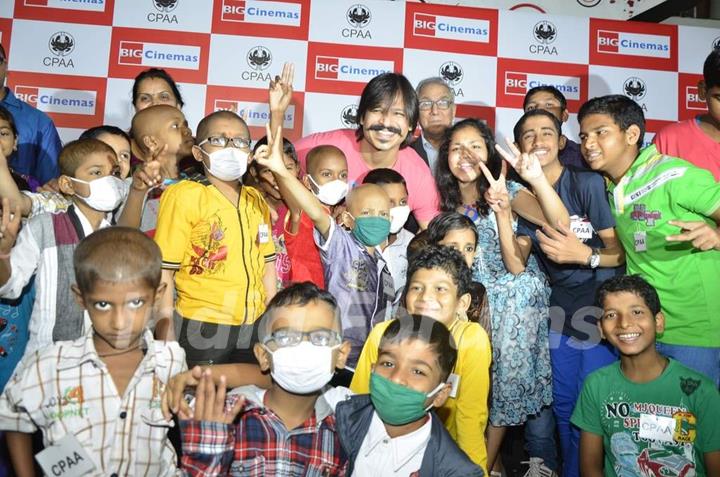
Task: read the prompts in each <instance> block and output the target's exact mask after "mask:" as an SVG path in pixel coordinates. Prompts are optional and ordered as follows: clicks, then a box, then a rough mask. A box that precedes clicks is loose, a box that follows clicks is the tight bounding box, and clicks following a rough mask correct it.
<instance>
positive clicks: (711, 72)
mask: <svg viewBox="0 0 720 477" xmlns="http://www.w3.org/2000/svg"><path fill="white" fill-rule="evenodd" d="M703 80H705V87H706V88H707V89H710V88H713V87H715V86H720V46H719V47H717V48H713V51H711V52H710V54H709V55H708V57H707V58H705V64H704V65H703Z"/></svg>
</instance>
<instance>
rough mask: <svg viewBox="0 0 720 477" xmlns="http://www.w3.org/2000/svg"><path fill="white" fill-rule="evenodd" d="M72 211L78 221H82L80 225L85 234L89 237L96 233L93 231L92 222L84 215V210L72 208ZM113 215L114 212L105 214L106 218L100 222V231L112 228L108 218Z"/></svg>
mask: <svg viewBox="0 0 720 477" xmlns="http://www.w3.org/2000/svg"><path fill="white" fill-rule="evenodd" d="M72 211H73V212H74V213H75V215H76V216H77V218H78V220H79V221H80V225H82V228H83V234H84V235H85V236H86V237H87V236H88V235H90V234H91V233H93V232H95V230H93V228H92V225H91V224H90V221H89V220H88V218H87V217H85V214H83V213H82V210H80V208H79V207H72ZM110 215H112V212H108V213H107V214H105V217H103V219H102V220H101V221H100V226H99V227H98V230H100V229H104V228H105V227H110V226H111V225H112V224H111V223H110V221H109V220H108V216H110Z"/></svg>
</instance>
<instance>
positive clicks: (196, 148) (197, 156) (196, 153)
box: [192, 146, 203, 162]
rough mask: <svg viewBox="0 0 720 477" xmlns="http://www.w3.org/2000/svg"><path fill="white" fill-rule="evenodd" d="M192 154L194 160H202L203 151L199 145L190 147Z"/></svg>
mask: <svg viewBox="0 0 720 477" xmlns="http://www.w3.org/2000/svg"><path fill="white" fill-rule="evenodd" d="M192 155H193V157H194V158H195V160H196V161H198V162H202V161H203V153H202V149H200V146H193V147H192Z"/></svg>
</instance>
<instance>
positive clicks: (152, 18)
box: [147, 0, 180, 24]
mask: <svg viewBox="0 0 720 477" xmlns="http://www.w3.org/2000/svg"><path fill="white" fill-rule="evenodd" d="M150 2H151V3H152V5H153V6H154V7H155V9H156V10H157V12H148V14H147V21H149V22H151V23H166V24H170V23H174V24H177V23H178V19H177V15H173V14H170V12H172V11H173V10H175V9H176V8H177V6H178V4H179V3H180V0H150Z"/></svg>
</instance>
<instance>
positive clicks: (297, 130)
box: [205, 86, 303, 139]
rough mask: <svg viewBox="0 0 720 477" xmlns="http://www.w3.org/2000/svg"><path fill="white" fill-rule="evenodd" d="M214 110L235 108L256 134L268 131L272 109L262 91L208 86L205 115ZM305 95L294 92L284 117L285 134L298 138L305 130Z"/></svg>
mask: <svg viewBox="0 0 720 477" xmlns="http://www.w3.org/2000/svg"><path fill="white" fill-rule="evenodd" d="M214 111H232V112H234V113H236V114H238V115H240V116H241V117H243V118H244V119H245V121H246V122H247V125H248V127H249V128H250V133H251V135H252V136H253V137H261V136H263V135H264V134H265V125H266V124H267V123H268V122H269V121H270V109H269V107H268V104H267V99H266V98H263V95H262V91H260V90H257V89H253V88H236V87H226V86H208V88H207V96H206V102H205V112H206V114H209V113H212V112H214ZM302 114H303V95H302V93H293V101H292V104H291V105H290V107H289V108H288V110H287V111H286V112H285V116H284V118H283V133H285V135H286V136H287V137H289V138H291V139H298V138H299V137H300V134H301V132H302Z"/></svg>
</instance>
